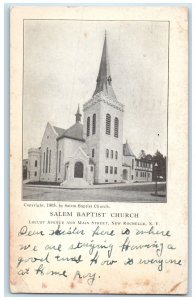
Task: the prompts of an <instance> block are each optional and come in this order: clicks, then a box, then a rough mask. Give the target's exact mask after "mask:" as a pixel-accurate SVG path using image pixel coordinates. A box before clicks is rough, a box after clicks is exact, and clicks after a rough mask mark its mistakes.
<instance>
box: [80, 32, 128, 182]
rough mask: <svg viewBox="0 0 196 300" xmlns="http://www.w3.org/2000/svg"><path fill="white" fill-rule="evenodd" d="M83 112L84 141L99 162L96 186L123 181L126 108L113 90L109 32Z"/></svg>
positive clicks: (96, 162) (95, 160) (96, 161)
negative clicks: (108, 41) (91, 94)
mask: <svg viewBox="0 0 196 300" xmlns="http://www.w3.org/2000/svg"><path fill="white" fill-rule="evenodd" d="M83 111H84V139H85V140H86V143H87V145H88V147H89V150H90V153H91V158H92V160H93V161H94V163H95V183H114V182H121V181H122V149H123V137H122V134H123V111H124V106H123V104H121V103H120V102H119V101H118V100H117V98H116V95H115V93H114V90H113V87H112V76H111V72H110V64H109V55H108V46H107V35H106V33H105V37H104V43H103V50H102V55H101V61H100V65H99V71H98V76H97V81H96V87H95V91H94V93H93V96H92V98H91V99H90V100H89V101H88V102H86V103H85V104H84V106H83Z"/></svg>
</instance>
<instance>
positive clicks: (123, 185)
mask: <svg viewBox="0 0 196 300" xmlns="http://www.w3.org/2000/svg"><path fill="white" fill-rule="evenodd" d="M163 183H166V182H165V181H164V182H157V184H163ZM149 184H152V185H153V184H155V182H153V181H151V182H131V183H109V184H108V183H106V184H104V183H103V184H95V185H89V186H87V187H79V186H78V187H71V186H70V187H68V186H60V185H43V184H25V185H24V186H25V187H26V188H28V187H30V188H32V187H36V188H37V187H39V188H53V189H63V190H65V189H67V190H89V189H110V188H113V187H125V186H138V185H149Z"/></svg>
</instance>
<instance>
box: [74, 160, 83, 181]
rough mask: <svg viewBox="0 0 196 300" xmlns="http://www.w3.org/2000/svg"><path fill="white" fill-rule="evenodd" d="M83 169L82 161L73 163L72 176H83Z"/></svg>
mask: <svg viewBox="0 0 196 300" xmlns="http://www.w3.org/2000/svg"><path fill="white" fill-rule="evenodd" d="M83 170H84V166H83V163H81V162H80V161H78V162H77V163H75V167H74V177H75V178H83Z"/></svg>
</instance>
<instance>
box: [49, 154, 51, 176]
mask: <svg viewBox="0 0 196 300" xmlns="http://www.w3.org/2000/svg"><path fill="white" fill-rule="evenodd" d="M50 168H51V150H50V152H49V173H50Z"/></svg>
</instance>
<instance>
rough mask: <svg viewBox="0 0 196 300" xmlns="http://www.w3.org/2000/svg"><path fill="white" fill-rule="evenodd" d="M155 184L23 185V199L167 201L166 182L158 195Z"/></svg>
mask: <svg viewBox="0 0 196 300" xmlns="http://www.w3.org/2000/svg"><path fill="white" fill-rule="evenodd" d="M154 186H155V184H154V183H152V184H148V185H147V184H142V185H141V184H138V185H137V184H136V185H122V186H118V187H109V186H108V187H104V188H100V187H99V188H97V189H96V188H94V189H61V188H58V187H46V186H44V187H37V186H33V187H32V186H31V187H28V185H24V186H23V200H31V201H32V200H35V201H38V200H42V201H54V200H58V201H87V202H91V201H98V202H144V203H145V202H149V203H150V202H156V203H164V202H166V196H165V193H166V191H165V189H166V184H165V183H159V184H158V196H153V195H152V194H153V193H154Z"/></svg>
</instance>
